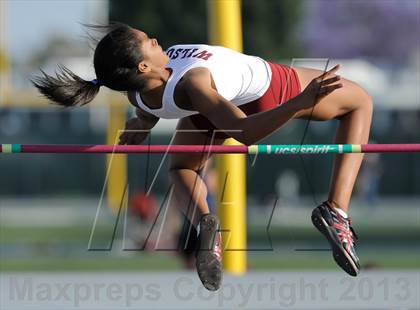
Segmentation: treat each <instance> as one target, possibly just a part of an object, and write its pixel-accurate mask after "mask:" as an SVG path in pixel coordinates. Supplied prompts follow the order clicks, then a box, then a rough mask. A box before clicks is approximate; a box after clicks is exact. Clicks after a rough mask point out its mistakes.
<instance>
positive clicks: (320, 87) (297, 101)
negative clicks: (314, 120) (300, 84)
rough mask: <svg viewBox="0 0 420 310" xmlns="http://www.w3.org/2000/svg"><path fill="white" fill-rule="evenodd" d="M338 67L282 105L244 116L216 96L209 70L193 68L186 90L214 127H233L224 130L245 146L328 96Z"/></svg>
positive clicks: (337, 78) (335, 84)
mask: <svg viewBox="0 0 420 310" xmlns="http://www.w3.org/2000/svg"><path fill="white" fill-rule="evenodd" d="M338 68H339V66H335V67H334V68H332V69H331V70H330V71H327V72H325V73H324V74H322V75H320V76H319V77H317V78H316V79H314V80H313V81H312V82H311V83H310V84H309V85H308V86H307V87H306V89H305V90H304V91H303V92H302V93H301V94H300V95H298V96H296V97H295V98H292V99H291V100H289V101H287V102H285V103H283V104H282V105H280V106H278V107H276V108H274V109H271V110H268V111H264V112H260V113H256V114H252V115H250V116H247V115H246V114H245V113H244V112H243V111H242V110H240V109H239V108H238V107H237V106H235V105H234V104H232V103H231V102H229V101H228V100H226V99H225V98H223V97H222V96H220V95H219V94H218V93H217V91H216V90H215V89H214V88H213V87H212V78H211V74H210V71H209V70H208V69H205V68H197V69H193V70H191V71H190V72H188V73H187V74H186V75H185V81H186V89H187V93H188V94H189V97H190V99H191V102H192V105H193V107H194V108H195V109H196V110H197V111H198V112H200V114H202V115H204V116H205V117H207V118H208V119H209V120H210V121H211V122H212V123H213V124H214V125H215V126H216V127H217V128H219V129H224V130H237V131H238V132H226V133H227V134H228V135H230V136H231V137H233V138H235V139H236V140H238V141H239V142H241V143H243V144H245V145H251V144H255V143H256V142H257V141H259V140H261V139H263V138H264V137H266V136H268V135H269V134H271V133H272V132H274V131H275V130H276V129H278V128H280V127H281V126H283V125H284V124H285V123H286V122H287V121H288V120H290V119H292V118H294V117H295V115H296V113H297V112H299V111H300V110H303V109H307V108H309V107H312V106H313V105H314V104H316V103H317V102H318V101H319V100H321V99H322V98H324V97H325V96H327V95H329V94H330V93H331V92H333V91H334V90H335V89H338V88H341V87H342V84H339V83H336V82H337V81H339V80H340V77H339V76H335V75H334V73H335V72H336V71H337V70H338Z"/></svg>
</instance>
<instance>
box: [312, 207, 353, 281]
mask: <svg viewBox="0 0 420 310" xmlns="http://www.w3.org/2000/svg"><path fill="white" fill-rule="evenodd" d="M311 219H312V223H313V224H314V226H315V227H316V228H317V229H318V230H319V231H320V232H321V233H322V234H323V235H324V236H325V237H326V238H327V240H328V242H329V243H330V245H331V248H332V251H333V257H334V260H335V262H336V263H337V264H338V265H339V266H340V267H341V268H342V269H343V270H344V271H345V272H347V273H348V274H349V275H352V276H357V275H358V274H359V271H360V262H359V258H358V257H357V254H356V251H355V249H354V244H355V242H356V241H357V240H358V237H357V235H356V233H355V231H354V229H353V228H352V227H351V218H350V217H349V218H345V217H343V216H341V215H340V214H339V213H338V212H337V211H336V210H335V209H334V208H332V207H330V205H329V203H328V202H327V201H325V202H323V203H322V204H321V205H320V206H318V207H316V208H315V209H314V210H313V211H312V217H311Z"/></svg>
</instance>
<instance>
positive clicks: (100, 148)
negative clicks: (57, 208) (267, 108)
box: [0, 143, 420, 155]
mask: <svg viewBox="0 0 420 310" xmlns="http://www.w3.org/2000/svg"><path fill="white" fill-rule="evenodd" d="M390 152H420V143H419V144H414V143H413V144H302V145H300V144H271V145H250V146H246V145H89V144H0V153H55V154H56V153H60V154H68V153H88V154H91V153H110V154H112V153H122V154H132V153H214V154H273V155H293V154H344V153H390Z"/></svg>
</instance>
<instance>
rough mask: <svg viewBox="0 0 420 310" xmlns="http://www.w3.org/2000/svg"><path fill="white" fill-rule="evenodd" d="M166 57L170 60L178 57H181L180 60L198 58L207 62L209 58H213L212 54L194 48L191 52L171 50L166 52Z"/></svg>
mask: <svg viewBox="0 0 420 310" xmlns="http://www.w3.org/2000/svg"><path fill="white" fill-rule="evenodd" d="M196 52H197V53H196ZM194 53H195V54H194ZM166 55H168V57H169V58H171V59H177V58H178V57H180V56H182V57H181V59H184V58H200V59H203V60H209V58H210V57H211V56H213V54H212V53H209V52H208V51H206V50H199V49H197V48H194V49H193V50H191V49H190V48H186V49H183V48H177V49H174V48H171V49H169V50H168V51H166Z"/></svg>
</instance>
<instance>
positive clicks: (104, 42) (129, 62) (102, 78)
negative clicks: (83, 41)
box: [32, 23, 169, 107]
mask: <svg viewBox="0 0 420 310" xmlns="http://www.w3.org/2000/svg"><path fill="white" fill-rule="evenodd" d="M93 28H102V29H101V30H103V29H104V27H103V26H93ZM106 32H107V34H106V35H105V36H104V37H103V38H102V39H101V40H100V41H99V42H98V44H97V46H96V48H95V53H94V59H93V64H94V68H95V72H96V77H97V82H96V83H92V82H91V81H86V80H84V79H82V78H80V77H79V76H77V75H76V74H74V73H73V72H72V71H70V70H69V69H68V68H66V67H64V66H59V69H60V72H59V73H58V74H56V76H55V77H53V76H50V75H47V74H46V73H45V72H44V71H42V70H41V72H42V74H43V76H39V77H35V78H34V79H32V83H33V84H34V85H35V87H37V88H38V90H39V91H40V92H41V93H42V94H43V95H44V96H46V97H47V98H48V99H50V100H52V101H53V102H55V103H57V104H60V105H63V106H67V107H70V106H80V105H84V104H86V103H88V102H90V101H92V100H93V98H94V97H95V96H96V94H97V93H98V91H99V88H100V86H101V85H105V86H107V87H108V88H111V89H113V90H116V91H129V90H139V89H142V87H143V85H144V78H145V77H146V76H149V75H150V74H151V73H153V72H155V71H157V70H161V69H162V68H164V67H165V65H166V63H167V62H168V60H169V59H168V57H167V56H166V54H165V53H164V51H163V50H162V48H161V47H160V45H159V44H158V43H157V40H156V39H151V38H149V37H148V36H147V34H146V33H144V32H142V31H140V30H137V29H134V28H131V27H130V26H128V25H125V24H121V23H113V24H111V25H110V26H106Z"/></svg>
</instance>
